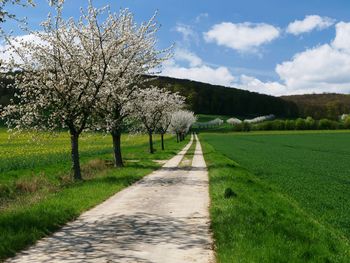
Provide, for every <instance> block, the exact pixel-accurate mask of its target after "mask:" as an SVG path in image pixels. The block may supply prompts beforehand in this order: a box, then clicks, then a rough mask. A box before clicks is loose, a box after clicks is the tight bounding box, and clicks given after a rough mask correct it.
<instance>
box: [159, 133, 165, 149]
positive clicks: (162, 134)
mask: <svg viewBox="0 0 350 263" xmlns="http://www.w3.org/2000/svg"><path fill="white" fill-rule="evenodd" d="M160 137H161V139H162V150H163V151H164V133H161V134H160Z"/></svg>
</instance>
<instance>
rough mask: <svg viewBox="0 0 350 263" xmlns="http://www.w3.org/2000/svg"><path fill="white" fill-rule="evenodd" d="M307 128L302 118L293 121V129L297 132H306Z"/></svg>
mask: <svg viewBox="0 0 350 263" xmlns="http://www.w3.org/2000/svg"><path fill="white" fill-rule="evenodd" d="M306 128H307V124H306V121H305V120H304V119H302V118H298V119H297V120H296V121H295V129H297V130H306Z"/></svg>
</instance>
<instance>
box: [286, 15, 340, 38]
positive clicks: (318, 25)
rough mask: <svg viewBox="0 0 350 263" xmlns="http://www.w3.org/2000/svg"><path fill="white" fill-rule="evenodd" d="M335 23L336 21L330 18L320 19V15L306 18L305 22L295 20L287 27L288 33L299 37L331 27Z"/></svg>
mask: <svg viewBox="0 0 350 263" xmlns="http://www.w3.org/2000/svg"><path fill="white" fill-rule="evenodd" d="M334 22H335V20H334V19H332V18H329V17H320V16H318V15H309V16H306V17H305V18H304V19H303V20H295V21H294V22H292V23H290V24H289V25H288V27H287V30H286V31H287V32H288V33H290V34H293V35H299V34H302V33H307V32H310V31H312V30H315V29H317V30H322V29H325V28H328V27H330V26H331V25H333V24H334Z"/></svg>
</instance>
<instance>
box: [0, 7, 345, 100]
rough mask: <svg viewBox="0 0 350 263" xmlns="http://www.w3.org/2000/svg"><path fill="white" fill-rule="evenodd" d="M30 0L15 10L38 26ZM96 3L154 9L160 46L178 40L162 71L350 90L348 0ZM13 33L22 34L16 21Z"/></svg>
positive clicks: (246, 85) (273, 90)
mask: <svg viewBox="0 0 350 263" xmlns="http://www.w3.org/2000/svg"><path fill="white" fill-rule="evenodd" d="M35 2H36V5H37V6H36V7H35V8H18V7H17V8H16V9H15V10H12V11H14V12H15V13H16V14H17V15H18V16H19V17H23V16H26V17H27V18H28V22H29V25H30V27H32V28H35V29H40V27H39V26H38V24H39V23H40V21H42V20H43V19H45V17H46V15H47V13H48V12H49V7H48V4H47V2H46V1H44V0H36V1H35ZM94 4H95V5H98V6H103V5H106V4H109V5H110V6H111V7H112V9H114V10H116V11H118V10H119V9H120V8H129V9H130V10H131V11H132V12H133V13H134V14H135V19H136V20H137V21H138V22H141V21H145V20H147V19H149V18H150V17H151V16H152V15H153V13H154V12H155V11H156V10H158V18H157V20H158V22H159V23H160V24H161V29H160V31H159V34H158V37H159V47H160V48H164V47H167V46H169V45H171V44H172V43H175V44H176V47H175V50H174V52H175V55H174V58H173V59H172V60H171V61H169V62H168V63H166V64H165V65H164V71H163V74H164V75H169V76H173V77H178V78H189V79H194V80H199V81H203V82H210V83H213V84H222V85H226V86H233V87H238V88H242V89H247V90H251V91H257V92H260V93H267V94H273V95H282V94H302V93H321V92H338V93H350V13H349V10H350V1H345V0H343V1H340V0H333V1H325V0H308V1H305V0H295V1H286V0H265V1H261V0H244V1H232V0H231V1H229V0H225V1H212V0H211V1H209V0H201V1H198V0H197V1H194V0H187V1H184V0H177V1H175V0H168V1H164V0H163V1H161V0H147V1H141V0H120V1H107V0H102V1H101V0H98V1H97V0H95V1H94ZM86 5H87V1H86V0H84V1H83V0H74V1H73V0H67V1H66V4H65V16H67V17H69V16H73V17H77V16H78V15H79V8H80V7H81V6H86ZM4 27H5V29H6V30H8V29H14V27H15V25H14V24H13V23H7V24H5V26H4ZM15 33H16V34H18V35H19V34H22V33H21V32H20V31H19V30H17V29H15ZM347 40H349V41H347ZM348 42H349V43H348ZM348 75H349V76H348Z"/></svg>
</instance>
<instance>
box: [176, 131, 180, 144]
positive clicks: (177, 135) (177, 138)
mask: <svg viewBox="0 0 350 263" xmlns="http://www.w3.org/2000/svg"><path fill="white" fill-rule="evenodd" d="M176 142H179V133H178V132H177V133H176Z"/></svg>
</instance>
